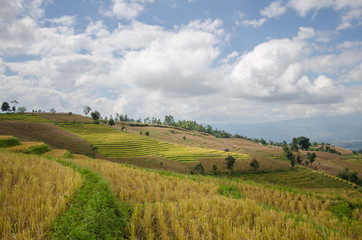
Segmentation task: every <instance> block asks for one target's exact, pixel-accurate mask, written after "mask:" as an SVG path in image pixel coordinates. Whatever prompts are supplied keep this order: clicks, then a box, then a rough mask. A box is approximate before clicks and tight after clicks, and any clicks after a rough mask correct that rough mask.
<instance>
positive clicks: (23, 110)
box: [18, 107, 26, 113]
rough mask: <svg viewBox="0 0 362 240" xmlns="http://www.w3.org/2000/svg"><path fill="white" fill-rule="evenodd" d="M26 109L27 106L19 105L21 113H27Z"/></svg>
mask: <svg viewBox="0 0 362 240" xmlns="http://www.w3.org/2000/svg"><path fill="white" fill-rule="evenodd" d="M25 111H26V107H19V108H18V112H19V113H25Z"/></svg>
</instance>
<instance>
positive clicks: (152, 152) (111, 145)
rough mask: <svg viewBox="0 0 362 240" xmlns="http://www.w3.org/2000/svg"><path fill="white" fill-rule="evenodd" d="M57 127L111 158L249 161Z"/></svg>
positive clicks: (110, 132) (87, 128) (95, 129)
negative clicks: (82, 139)
mask: <svg viewBox="0 0 362 240" xmlns="http://www.w3.org/2000/svg"><path fill="white" fill-rule="evenodd" d="M58 126H60V127H62V128H63V129H65V130H67V131H70V132H72V133H74V134H76V135H78V136H80V137H82V138H85V139H86V140H87V141H88V142H89V143H91V144H93V145H94V146H96V147H97V148H98V152H99V153H101V154H104V155H106V156H107V157H109V158H130V157H145V156H161V157H164V158H168V159H171V160H175V161H197V160H198V159H200V158H224V157H226V156H227V155H233V156H234V157H236V158H237V159H246V158H248V157H249V156H248V155H246V154H240V153H225V152H223V151H218V150H212V149H203V148H195V147H187V146H182V145H177V144H171V143H168V142H163V141H159V140H156V139H153V138H149V137H147V136H143V135H137V134H130V133H127V132H123V131H120V130H117V129H114V128H110V127H107V126H102V125H95V124H83V123H78V124H68V123H60V124H58Z"/></svg>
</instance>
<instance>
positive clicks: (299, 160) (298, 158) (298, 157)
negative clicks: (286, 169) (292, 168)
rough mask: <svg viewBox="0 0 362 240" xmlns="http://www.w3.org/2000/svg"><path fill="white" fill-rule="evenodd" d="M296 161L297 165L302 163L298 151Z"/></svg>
mask: <svg viewBox="0 0 362 240" xmlns="http://www.w3.org/2000/svg"><path fill="white" fill-rule="evenodd" d="M296 160H297V163H298V164H301V163H302V161H303V160H302V156H301V155H300V152H299V151H298V153H297V156H296Z"/></svg>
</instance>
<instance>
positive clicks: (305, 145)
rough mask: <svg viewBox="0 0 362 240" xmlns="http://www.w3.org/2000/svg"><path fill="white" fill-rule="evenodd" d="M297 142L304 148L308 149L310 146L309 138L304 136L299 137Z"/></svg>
mask: <svg viewBox="0 0 362 240" xmlns="http://www.w3.org/2000/svg"><path fill="white" fill-rule="evenodd" d="M297 143H298V144H299V145H300V146H301V148H302V150H308V148H309V146H310V142H309V138H307V137H303V136H301V137H298V138H297Z"/></svg>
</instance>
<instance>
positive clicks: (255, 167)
mask: <svg viewBox="0 0 362 240" xmlns="http://www.w3.org/2000/svg"><path fill="white" fill-rule="evenodd" d="M250 167H252V168H253V170H254V171H256V170H257V169H258V168H259V162H258V160H256V159H255V158H254V159H253V160H252V161H251V162H250Z"/></svg>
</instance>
